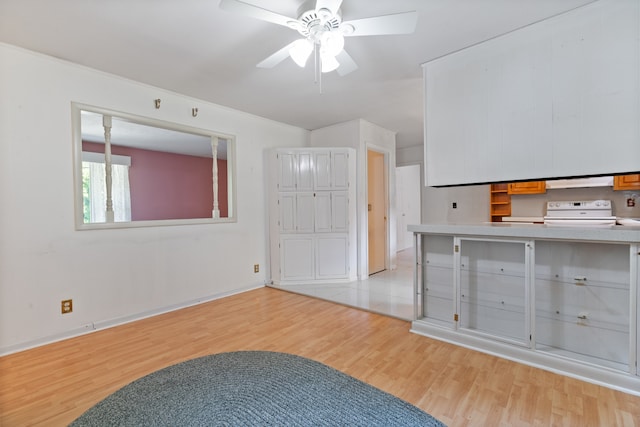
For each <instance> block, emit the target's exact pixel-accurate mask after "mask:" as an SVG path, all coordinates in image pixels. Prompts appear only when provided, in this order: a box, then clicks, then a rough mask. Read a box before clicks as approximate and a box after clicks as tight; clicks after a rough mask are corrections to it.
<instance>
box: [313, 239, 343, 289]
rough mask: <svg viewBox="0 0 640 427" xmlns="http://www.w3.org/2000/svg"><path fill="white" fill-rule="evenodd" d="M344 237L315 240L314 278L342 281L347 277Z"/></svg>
mask: <svg viewBox="0 0 640 427" xmlns="http://www.w3.org/2000/svg"><path fill="white" fill-rule="evenodd" d="M347 247H348V243H347V237H346V236H320V237H318V238H317V240H316V266H317V268H316V278H318V279H342V278H346V277H347V276H348V273H349V271H348V265H349V261H348V255H347V253H348V252H347Z"/></svg>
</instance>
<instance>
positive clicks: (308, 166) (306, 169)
mask: <svg viewBox="0 0 640 427" xmlns="http://www.w3.org/2000/svg"><path fill="white" fill-rule="evenodd" d="M296 160H297V161H296V167H297V172H298V173H297V177H298V179H297V186H296V189H297V190H298V191H312V190H313V156H312V154H311V153H298V154H297V159H296Z"/></svg>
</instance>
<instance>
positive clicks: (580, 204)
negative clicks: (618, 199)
mask: <svg viewBox="0 0 640 427" xmlns="http://www.w3.org/2000/svg"><path fill="white" fill-rule="evenodd" d="M611 215H612V210H611V200H589V201H583V200H580V201H566V202H556V201H553V202H547V217H566V218H568V219H569V218H584V217H609V216H611Z"/></svg>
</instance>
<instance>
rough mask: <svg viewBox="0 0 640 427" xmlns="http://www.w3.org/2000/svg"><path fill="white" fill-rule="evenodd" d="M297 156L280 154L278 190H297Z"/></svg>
mask: <svg viewBox="0 0 640 427" xmlns="http://www.w3.org/2000/svg"><path fill="white" fill-rule="evenodd" d="M296 162H297V160H296V155H295V154H291V153H278V190H280V191H295V190H296V181H297V179H296V174H297V167H296Z"/></svg>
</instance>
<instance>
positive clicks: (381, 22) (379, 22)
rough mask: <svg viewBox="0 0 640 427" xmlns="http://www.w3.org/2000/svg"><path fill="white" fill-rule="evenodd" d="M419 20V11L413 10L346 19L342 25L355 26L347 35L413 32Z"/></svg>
mask: <svg viewBox="0 0 640 427" xmlns="http://www.w3.org/2000/svg"><path fill="white" fill-rule="evenodd" d="M417 22H418V12H416V11H412V12H403V13H395V14H393V15H383V16H374V17H373V18H363V19H356V20H353V21H345V22H343V23H342V24H341V27H342V26H345V27H346V28H349V29H350V27H352V28H353V32H350V31H347V32H345V34H344V35H345V36H377V35H389V34H411V33H413V32H414V31H415V30H416V24H417Z"/></svg>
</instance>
